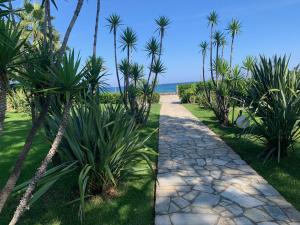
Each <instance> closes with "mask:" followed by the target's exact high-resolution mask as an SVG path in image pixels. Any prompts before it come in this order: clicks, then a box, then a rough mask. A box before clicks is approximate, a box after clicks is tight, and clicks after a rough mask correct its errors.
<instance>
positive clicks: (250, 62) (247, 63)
mask: <svg viewBox="0 0 300 225" xmlns="http://www.w3.org/2000/svg"><path fill="white" fill-rule="evenodd" d="M255 62H256V60H255V57H253V56H246V58H245V60H244V61H243V69H245V70H246V71H247V74H246V77H247V78H248V77H249V73H250V72H251V71H252V69H253V66H254V64H255Z"/></svg>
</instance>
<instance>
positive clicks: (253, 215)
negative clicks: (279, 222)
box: [244, 208, 272, 223]
mask: <svg viewBox="0 0 300 225" xmlns="http://www.w3.org/2000/svg"><path fill="white" fill-rule="evenodd" d="M244 216H246V217H248V218H249V219H251V220H252V221H254V222H256V223H258V222H265V221H271V220H272V218H271V217H270V216H269V215H268V214H267V213H265V212H264V211H262V210H261V209H257V208H252V209H247V210H246V211H245V213H244Z"/></svg>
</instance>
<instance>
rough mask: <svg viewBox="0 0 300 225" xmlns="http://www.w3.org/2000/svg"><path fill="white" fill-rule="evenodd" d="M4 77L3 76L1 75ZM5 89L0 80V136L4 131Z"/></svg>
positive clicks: (3, 83)
mask: <svg viewBox="0 0 300 225" xmlns="http://www.w3.org/2000/svg"><path fill="white" fill-rule="evenodd" d="M0 76H1V75H0ZM3 76H5V75H3ZM6 99H7V88H6V84H5V82H3V81H1V80H0V135H2V133H3V130H4V120H5V114H6V109H7V100H6Z"/></svg>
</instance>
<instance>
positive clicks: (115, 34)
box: [114, 29, 125, 104]
mask: <svg viewBox="0 0 300 225" xmlns="http://www.w3.org/2000/svg"><path fill="white" fill-rule="evenodd" d="M114 55H115V67H116V75H117V80H118V86H119V91H120V94H121V97H122V99H123V102H124V104H125V101H124V96H123V92H122V88H121V83H120V77H119V69H118V58H117V30H116V29H114Z"/></svg>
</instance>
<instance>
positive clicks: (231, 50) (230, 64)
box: [229, 36, 234, 69]
mask: <svg viewBox="0 0 300 225" xmlns="http://www.w3.org/2000/svg"><path fill="white" fill-rule="evenodd" d="M233 42H234V36H232V39H231V46H230V63H229V66H230V69H231V66H232V59H233Z"/></svg>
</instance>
